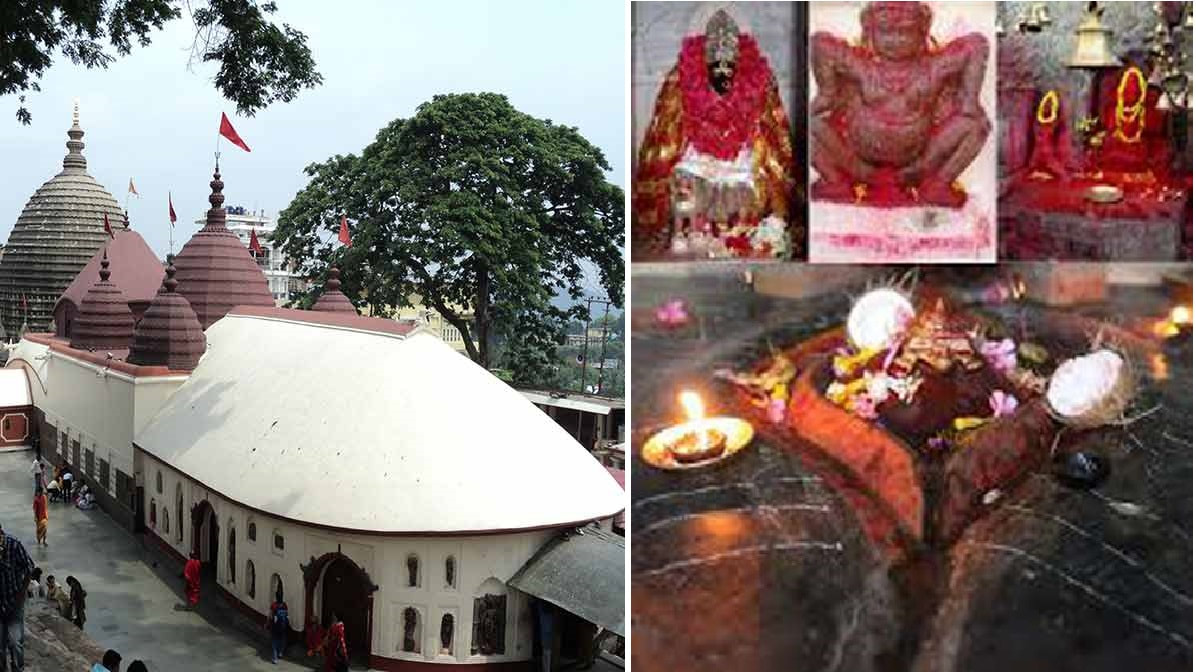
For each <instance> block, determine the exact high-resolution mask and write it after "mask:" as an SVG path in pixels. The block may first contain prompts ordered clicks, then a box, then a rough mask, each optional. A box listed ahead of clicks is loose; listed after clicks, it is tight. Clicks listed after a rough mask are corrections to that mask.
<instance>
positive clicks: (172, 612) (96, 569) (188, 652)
mask: <svg viewBox="0 0 1196 672" xmlns="http://www.w3.org/2000/svg"><path fill="white" fill-rule="evenodd" d="M32 459H33V456H32V453H28V452H26V453H6V454H0V524H3V526H4V530H5V531H6V532H8V533H9V534H12V535H13V536H15V537H17V538H18V539H20V540H21V541H22V543H24V544H25V546H26V548H27V549H28V550H29V554H30V556H31V557H32V558H33V560H34V562H36V563H37V564H38V566H40V567H41V568H42V572H43V573H44V574H53V575H54V577H55V578H56V579H58V580H59V581H63V582H65V579H66V577H67V576H68V575H73V576H75V578H77V579H79V581H80V583H82V584H83V587H84V589H85V590H87V623H86V625H85V630H86V631H87V633H88V634H89V635H90V636H91V637H92V638H94V639H95V640H96V643H97V644H98V645H99V648H100V650H103V649H109V648H111V649H115V650H117V651H119V652H120V654H121V656H122V657H123V658H124V661H125V663H126V664H127V663H129V662H131V661H133V660H135V659H138V658H140V659H142V660H144V661H145V662H146V664H147V665H148V666H149V669H150V670H151V671H153V672H160V671H161V672H164V671H170V672H192V671H195V672H199V671H201V670H202V671H205V672H208V671H210V672H233V671H234V670H235V671H237V672H244V671H249V670H292V671H293V670H311V669H314V668H315V659H308V660H307V661H301V662H303V663H304V664H302V665H301V664H299V663H298V662H296V661H294V660H284V661H282V662H280V663H279V664H278V665H273V664H271V663H270V650H269V643H268V641H267V639H266V636H265V633H264V632H262V631H260V630H258V631H257V632H256V633H252V634H251V633H250V632H248V631H247V627H245V626H244V625H243V624H247V623H248V620H247V619H245V618H244V617H242V616H241V615H240V614H239V613H236V612H234V611H233V610H232V609H231V607H228V606H227V605H226V604H225V603H224V601H223V600H222V599H221V598H219V597H218V596H217V595H216V593H215V589H214V587H212V588H209V587H206V586H205V590H204V591H203V599H202V601H201V605H200V609H199V611H198V612H192V611H188V610H185V609H184V608H183V605H184V604H185V600H184V599H183V593H182V586H183V581H182V577H181V568H180V567H178V566H177V563H175V562H174V561H171V560H169V559H167V558H166V556H165V555H164V554H162V553H161V552H160V551H157V550H155V549H152V548H151V547H148V546H143V545H142V543H141V541H140V539H138V538H137V537H136V536H135V535H133V534H132V533H130V532H128V531H126V530H124V529H121V528H120V527H118V526H117V525H116V524H115V523H114V522H113V521H112V520H111V519H110V518H109V517H108V516H107V515H106V514H105V513H104V512H103V511H101V510H99V509H93V510H91V511H80V510H79V509H77V508H75V507H74V506H67V505H65V504H51V505H50V530H49V543H50V545H49V547H48V548H39V547H36V546H34V544H33V539H34V525H33V509H32V501H33V493H32V492H31V487H30V486H31V481H30V476H29V465H30V463H31V461H32ZM34 599H36V598H34ZM255 630H256V628H255ZM290 653H291V655H296V654H298V653H299V648H298V647H292V649H291V651H290ZM91 662H97V661H91ZM26 669H27V670H31V671H33V672H38V668H37V667H33V666H27V667H26ZM79 669H80V672H86V670H88V669H89V668H86V667H81V668H79ZM46 672H49V670H48V669H47V670H46ZM53 672H72V671H71V670H69V669H68V670H63V669H54V670H53Z"/></svg>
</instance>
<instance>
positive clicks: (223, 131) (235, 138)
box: [220, 112, 249, 152]
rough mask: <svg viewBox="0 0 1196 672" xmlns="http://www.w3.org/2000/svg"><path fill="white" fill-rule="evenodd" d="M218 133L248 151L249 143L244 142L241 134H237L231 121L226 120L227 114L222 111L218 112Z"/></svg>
mask: <svg viewBox="0 0 1196 672" xmlns="http://www.w3.org/2000/svg"><path fill="white" fill-rule="evenodd" d="M220 135H223V136H224V137H225V138H227V139H228V141H229V142H231V143H233V144H234V145H236V146H238V147H240V148H241V149H243V150H245V151H247V152H248V151H249V145H247V144H245V141H244V140H242V139H241V136H239V135H237V129H235V128H233V124H232V122H231V121H229V120H228V115H227V114H225V113H223V112H221V113H220Z"/></svg>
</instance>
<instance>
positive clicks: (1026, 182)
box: [999, 2, 1192, 261]
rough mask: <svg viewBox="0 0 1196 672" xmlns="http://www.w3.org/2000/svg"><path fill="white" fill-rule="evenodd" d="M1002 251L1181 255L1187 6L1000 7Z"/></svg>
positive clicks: (1016, 254) (1149, 257)
mask: <svg viewBox="0 0 1196 672" xmlns="http://www.w3.org/2000/svg"><path fill="white" fill-rule="evenodd" d="M1000 12H1001V13H1000V16H999V21H1000V25H1001V26H1002V33H1003V34H1002V36H1001V38H1000V39H1001V50H1000V53H1001V62H1000V66H999V67H1000V77H999V82H1000V111H1001V117H1002V120H1003V121H1004V122H1005V123H1004V125H1003V128H1002V136H1003V137H1002V138H1001V143H1000V146H1001V152H1000V175H1001V184H1002V189H1001V200H1000V204H999V212H1000V235H1001V254H1002V256H1003V257H1005V258H1010V259H1026V260H1032V259H1048V258H1050V259H1090V260H1111V259H1118V260H1129V261H1170V260H1186V259H1190V258H1191V238H1192V233H1191V230H1192V224H1191V223H1192V140H1191V137H1192V132H1191V126H1192V113H1191V87H1192V82H1191V69H1192V28H1191V21H1192V9H1191V4H1190V3H1179V2H1162V3H1151V2H1116V3H1066V2H1040V3H1004V4H1003V5H1002V7H1001V10H1000Z"/></svg>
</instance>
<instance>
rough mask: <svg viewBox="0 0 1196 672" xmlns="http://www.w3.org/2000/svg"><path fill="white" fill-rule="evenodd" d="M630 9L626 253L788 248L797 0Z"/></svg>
mask: <svg viewBox="0 0 1196 672" xmlns="http://www.w3.org/2000/svg"><path fill="white" fill-rule="evenodd" d="M632 12H633V22H634V23H635V26H636V27H635V29H634V30H633V31H632V42H633V47H632V49H633V54H634V55H633V84H632V88H633V103H632V108H633V110H632V122H633V126H634V133H633V138H634V140H633V145H634V146H633V154H635V155H636V157H637V159H636V163H635V170H634V175H633V185H632V190H633V194H632V226H631V228H632V237H631V238H632V242H631V250H632V258H633V260H637V261H639V260H651V259H664V260H694V259H718V258H753V259H770V258H781V259H788V258H792V257H793V256H795V255H796V254H799V253H800V251H801V247H802V243H803V241H802V238H803V236H802V235H801V231H802V226H801V223H802V221H803V219H804V214H803V212H802V210H803V208H802V207H801V202H800V200H799V198H798V184H799V179H800V177H801V171H799V170H798V166H799V165H800V166H804V164H805V161H804V148H801V147H795V144H794V138H795V137H804V120H803V123H802V124H801V125H798V124H797V122H796V120H797V119H799V118H802V117H804V115H801V114H795V111H794V104H795V102H796V101H798V100H800V99H801V98H804V96H802V97H800V98H799V96H798V95H797V92H796V91H795V89H796V87H797V85H798V82H795V80H794V78H793V75H792V73H793V72H800V71H802V70H803V69H804V63H802V62H800V61H804V58H805V55H804V51H805V49H804V44H803V43H801V42H799V41H803V38H804V35H805V32H806V31H805V29H804V27H805V18H804V14H805V8H804V5H802V3H742V4H737V3H726V4H720V5H719V6H718V7H717V8H714V7H711V6H710V4H709V3H689V2H686V3H637V4H635V5H633V8H632ZM795 128H796V130H797V131H798V132H797V133H795V132H794V131H795Z"/></svg>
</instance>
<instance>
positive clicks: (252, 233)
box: [249, 229, 264, 257]
mask: <svg viewBox="0 0 1196 672" xmlns="http://www.w3.org/2000/svg"><path fill="white" fill-rule="evenodd" d="M249 251H250V252H253V256H255V257H260V256H261V255H262V254H263V253H264V251H263V250H262V244H261V243H259V242H258V240H257V229H250V230H249Z"/></svg>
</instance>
